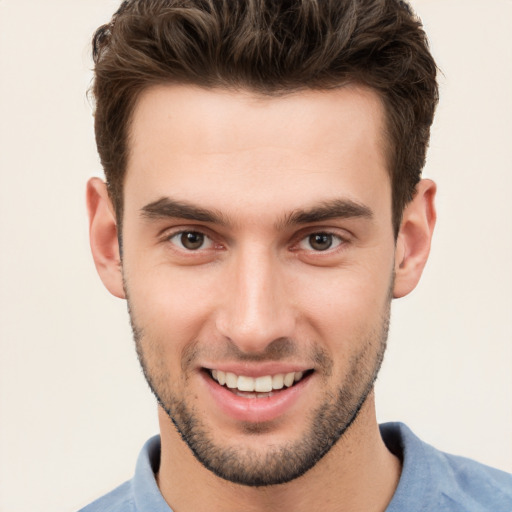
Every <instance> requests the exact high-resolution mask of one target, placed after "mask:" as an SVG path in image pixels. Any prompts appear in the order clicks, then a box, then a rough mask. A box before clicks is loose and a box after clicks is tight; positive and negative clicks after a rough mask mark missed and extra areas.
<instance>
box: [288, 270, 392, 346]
mask: <svg viewBox="0 0 512 512" xmlns="http://www.w3.org/2000/svg"><path fill="white" fill-rule="evenodd" d="M391 281H392V277H391V273H390V271H389V269H386V270H385V271H384V270H383V271H382V272H375V271H374V272H371V271H369V270H368V269H366V268H363V267H359V268H357V269H356V268H352V269H344V270H341V271H340V270H337V271H333V272H325V273H324V274H323V275H316V276H314V279H313V277H312V276H311V277H309V278H308V276H307V275H306V276H303V277H302V279H301V280H300V281H298V282H297V287H296V289H295V293H296V294H299V293H301V303H302V306H301V309H302V310H303V312H304V320H305V322H306V323H307V324H308V325H309V326H312V327H313V329H314V331H315V332H314V333H312V335H313V336H315V337H318V338H319V339H321V340H325V341H326V343H329V344H330V345H332V347H333V349H336V350H337V351H339V350H343V351H347V352H348V351H351V350H356V349H357V345H358V343H357V341H358V340H361V341H364V339H367V338H368V337H370V336H371V335H373V333H375V332H376V331H377V330H380V329H381V326H382V322H383V319H384V318H386V316H387V310H388V307H389V293H390V286H391ZM301 290H302V292H301ZM304 290H308V293H307V295H306V294H304ZM292 293H293V292H292Z"/></svg>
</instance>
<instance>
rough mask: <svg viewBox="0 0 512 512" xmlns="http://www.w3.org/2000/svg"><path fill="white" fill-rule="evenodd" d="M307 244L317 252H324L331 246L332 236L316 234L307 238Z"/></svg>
mask: <svg viewBox="0 0 512 512" xmlns="http://www.w3.org/2000/svg"><path fill="white" fill-rule="evenodd" d="M309 243H310V245H311V247H313V249H315V250H317V251H326V250H327V249H329V247H331V245H332V235H327V234H325V233H316V234H314V235H311V236H310V237H309Z"/></svg>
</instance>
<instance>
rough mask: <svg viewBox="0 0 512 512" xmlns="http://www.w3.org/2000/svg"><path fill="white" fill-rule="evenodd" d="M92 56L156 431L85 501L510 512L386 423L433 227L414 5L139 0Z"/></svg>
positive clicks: (500, 492) (429, 113)
mask: <svg viewBox="0 0 512 512" xmlns="http://www.w3.org/2000/svg"><path fill="white" fill-rule="evenodd" d="M94 56H95V63H96V68H95V73H96V75H95V83H94V88H93V92H94V96H95V100H96V113H95V123H96V138H97V143H98V150H99V153H100V157H101V160H102V164H103V166H104V169H105V174H106V183H103V182H102V181H101V180H99V179H92V180H91V181H90V182H89V185H88V209H89V215H90V234H91V247H92V252H93V256H94V259H95V263H96V267H97V269H98V272H99V274H100V277H101V278H102V280H103V282H104V284H105V286H106V287H107V288H108V289H109V291H110V292H111V293H112V294H114V295H115V296H117V297H122V298H126V299H127V301H128V307H129V311H130V318H131V322H132V327H133V333H134V338H135V342H136V347H137V353H138V356H139V360H140V362H141V365H142V368H143V371H144V374H145V376H146V379H147V381H148V383H149V385H150V387H151V389H152V391H153V393H154V394H155V396H156V398H157V400H158V403H159V423H160V436H159V437H157V438H153V439H151V440H149V441H148V443H147V444H146V446H145V447H144V448H143V450H142V452H141V455H140V457H139V461H138V463H137V469H136V473H135V476H134V478H133V480H132V481H131V482H128V483H126V484H124V485H122V486H121V487H119V488H117V489H116V490H114V491H113V492H112V493H110V494H109V495H107V496H105V497H103V498H101V499H100V500H98V501H97V502H95V503H93V504H91V505H90V506H89V507H86V509H84V510H87V511H93V510H123V511H125V510H128V511H129V510H131V511H142V510H152V511H160V510H161V511H164V510H170V509H171V510H174V511H176V512H181V511H187V510H194V511H201V510H209V511H212V510H213V511H215V510H222V511H229V510H273V509H281V508H283V507H286V508H288V509H291V510H296V511H302V510H310V509H311V508H312V507H315V506H320V507H322V509H325V510H328V511H329V510H333V511H334V510H335V511H355V510H364V511H373V510H375V511H383V510H387V511H402V510H403V511H410V510H436V511H440V510H455V511H459V510H460V511H462V510H464V511H472V510H474V511H477V510H492V511H499V510H504V511H505V510H512V477H511V476H510V475H507V474H505V473H502V472H499V471H497V470H493V469H490V468H486V467H484V466H481V465H478V464H477V463H474V462H471V461H468V460H466V459H461V458H458V457H453V456H448V455H445V454H442V453H440V452H438V451H436V450H435V449H433V448H432V447H430V446H428V445H426V444H424V443H422V442H421V441H420V440H419V439H417V438H416V437H415V436H414V435H413V434H412V432H410V430H408V429H407V427H405V426H404V425H401V424H387V425H382V426H380V428H379V425H378V424H377V421H376V417H375V403H374V394H373V384H374V382H375V379H376V377H377V374H378V371H379V368H380V364H381V362H382V358H383V354H384V351H385V346H386V339H387V330H388V324H389V310H390V302H391V299H392V298H398V297H402V296H404V295H407V294H408V293H410V292H411V291H412V290H413V289H414V287H415V286H416V284H417V283H418V281H419V278H420V275H421V272H422V270H423V267H424V265H425V263H426V260H427V257H428V252H429V248H430V240H431V236H432V231H433V228H434V224H435V209H434V196H435V185H434V183H433V182H431V181H429V180H422V179H421V169H422V167H423V164H424V160H425V153H426V147H427V144H428V137H429V129H430V125H431V123H432V120H433V115H434V110H435V106H436V103H437V84H436V66H435V63H434V61H433V59H432V57H431V55H430V53H429V51H428V48H427V44H426V39H425V35H424V33H423V31H422V28H421V25H420V23H419V22H418V20H417V19H416V18H415V17H414V16H413V14H412V13H411V11H410V9H409V8H408V6H407V5H406V4H405V3H404V2H397V1H392V0H387V1H380V0H373V1H372V0H367V1H336V2H334V1H333V2H329V1H325V2H320V1H316V2H315V1H314V0H303V1H294V2H270V1H269V2H255V1H242V0H240V1H239V2H234V1H233V2H222V1H220V0H219V1H213V0H212V1H209V2H206V1H200V0H195V1H194V0H189V1H184V0H182V1H178V0H140V1H126V2H124V3H123V4H122V5H121V7H120V9H119V10H118V12H117V13H116V14H115V15H114V17H113V19H112V21H111V22H110V23H109V24H108V25H105V26H103V27H101V28H100V29H99V30H98V31H97V33H96V35H95V39H94Z"/></svg>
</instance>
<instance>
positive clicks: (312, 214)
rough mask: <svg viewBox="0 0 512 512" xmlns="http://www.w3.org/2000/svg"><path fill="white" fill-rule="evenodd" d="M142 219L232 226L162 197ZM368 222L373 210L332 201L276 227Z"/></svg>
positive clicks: (147, 208)
mask: <svg viewBox="0 0 512 512" xmlns="http://www.w3.org/2000/svg"><path fill="white" fill-rule="evenodd" d="M141 212H142V215H143V217H145V218H147V219H167V218H175V219H187V220H191V221H196V222H209V223H212V224H218V225H222V226H227V225H229V224H230V222H229V221H228V220H227V218H226V217H225V216H224V215H223V214H222V213H221V212H219V211H216V210H209V209H206V208H201V207H200V206H196V205H194V204H191V203H187V202H185V201H177V200H174V199H171V198H170V197H162V198H160V199H158V200H157V201H153V202H152V203H149V204H147V205H146V206H144V207H142V208H141ZM349 218H365V219H372V218H373V212H372V210H371V209H370V208H369V207H368V206H366V205H364V204H361V203H357V202H355V201H352V200H351V199H332V200H327V201H323V202H322V203H320V204H318V205H315V206H312V207H311V208H306V209H302V208H299V209H296V210H293V211H292V212H290V213H289V214H287V215H286V216H285V217H284V219H283V220H281V221H278V222H277V223H276V227H277V228H283V227H287V226H294V225H298V224H310V223H314V222H322V221H325V220H330V219H349Z"/></svg>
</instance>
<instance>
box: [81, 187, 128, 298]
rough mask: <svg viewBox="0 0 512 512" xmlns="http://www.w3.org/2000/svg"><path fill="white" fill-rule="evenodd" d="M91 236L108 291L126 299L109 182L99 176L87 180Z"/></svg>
mask: <svg viewBox="0 0 512 512" xmlns="http://www.w3.org/2000/svg"><path fill="white" fill-rule="evenodd" d="M87 211H88V213H89V239H90V244H91V251H92V257H93V258H94V263H95V265H96V270H97V271H98V274H99V275H100V278H101V280H102V281H103V284H104V285H105V286H106V288H107V289H108V291H109V292H110V293H111V294H112V295H115V296H116V297H119V298H120V299H124V298H125V294H124V287H123V274H122V269H121V257H120V251H119V242H118V238H117V222H116V215H115V212H114V208H113V206H112V201H111V200H110V197H109V195H108V192H107V186H106V184H105V183H104V182H103V181H102V180H100V179H99V178H91V179H90V180H89V181H88V182H87Z"/></svg>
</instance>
